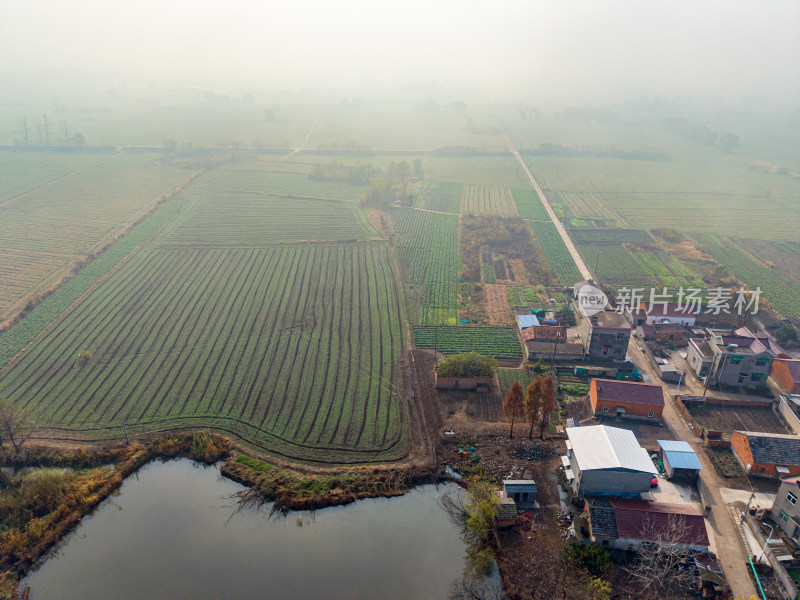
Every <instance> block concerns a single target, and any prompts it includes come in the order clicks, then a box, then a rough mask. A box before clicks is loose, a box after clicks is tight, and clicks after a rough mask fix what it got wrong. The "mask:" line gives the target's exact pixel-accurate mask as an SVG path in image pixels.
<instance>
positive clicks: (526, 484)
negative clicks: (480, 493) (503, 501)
mask: <svg viewBox="0 0 800 600" xmlns="http://www.w3.org/2000/svg"><path fill="white" fill-rule="evenodd" d="M526 474H527V475H530V472H526ZM536 491H537V488H536V482H535V481H533V480H532V479H504V480H503V494H502V496H503V497H504V498H511V499H512V500H513V501H514V502H515V503H516V505H517V506H518V507H520V508H523V509H525V508H536Z"/></svg>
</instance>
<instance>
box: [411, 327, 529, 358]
mask: <svg viewBox="0 0 800 600" xmlns="http://www.w3.org/2000/svg"><path fill="white" fill-rule="evenodd" d="M414 343H415V344H416V345H417V347H419V348H436V349H437V350H438V351H439V352H442V353H444V354H459V353H461V352H478V353H480V354H484V355H486V356H493V357H494V358H508V359H512V358H519V359H521V358H522V347H521V346H520V341H519V337H518V336H517V331H516V330H515V329H514V328H513V327H500V326H473V325H454V326H446V325H445V326H435V325H417V326H415V327H414Z"/></svg>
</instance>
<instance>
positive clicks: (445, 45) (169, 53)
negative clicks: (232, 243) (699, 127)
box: [0, 0, 800, 104]
mask: <svg viewBox="0 0 800 600" xmlns="http://www.w3.org/2000/svg"><path fill="white" fill-rule="evenodd" d="M0 71H2V72H3V73H13V74H17V75H20V74H29V75H30V74H32V73H34V72H38V73H49V74H54V73H55V72H56V71H70V72H74V73H86V74H104V75H106V77H107V78H108V79H107V81H108V82H115V81H116V82H119V81H125V82H127V83H128V84H129V85H147V84H149V83H151V82H154V83H157V84H160V85H183V86H192V85H196V86H203V87H219V86H223V85H224V86H230V87H231V88H233V87H234V86H244V87H245V88H247V89H254V88H266V89H275V88H282V87H289V88H291V87H296V86H300V87H313V88H316V89H330V90H336V91H338V92H340V93H341V92H343V91H344V90H356V93H358V94H362V95H363V94H365V93H366V92H367V90H370V88H374V87H375V86H386V87H388V88H390V89H394V90H397V89H408V86H412V89H413V88H414V87H419V88H421V89H426V88H427V89H430V90H442V89H452V90H453V91H454V92H455V93H459V94H465V93H468V92H473V93H479V94H481V95H482V96H484V97H486V98H491V99H494V100H503V99H510V100H513V101H518V100H520V99H522V98H531V97H535V98H536V99H537V102H538V103H539V104H541V103H543V102H565V101H568V102H572V103H575V102H581V103H588V102H593V103H594V102H599V101H608V100H624V99H629V98H638V97H640V96H667V97H672V96H694V97H697V96H725V97H730V98H738V97H744V96H753V95H756V96H765V97H768V98H770V99H771V100H774V101H780V102H783V101H787V100H789V99H792V98H794V99H796V98H797V97H798V94H800V80H799V79H800V78H798V75H797V73H798V72H800V5H798V4H797V2H793V1H791V0H776V1H773V2H766V3H762V2H741V1H738V2H726V1H722V0H713V1H707V2H699V3H698V2H690V1H688V0H683V1H678V2H655V3H652V2H646V3H645V2H636V1H634V0H605V1H603V2H593V1H590V0H580V1H576V2H559V1H554V0H549V1H542V2H526V1H520V0H514V1H510V2H501V3H479V2H466V3H464V2H455V1H447V2H442V1H438V2H428V1H425V0H412V1H410V2H404V3H402V4H396V3H376V2H369V1H366V0H357V1H352V0H351V1H346V2H325V1H322V0H319V1H308V0H306V1H302V2H281V3H278V2H267V3H265V2H255V1H251V0H248V1H235V2H230V3H220V2H214V1H210V0H198V1H193V0H176V1H173V2H158V1H157V0H136V1H133V0H124V1H121V2H103V1H102V0H78V1H76V2H68V3H65V2H58V1H54V0H32V1H29V2H4V3H3V4H2V6H0ZM48 77H49V75H45V76H44V77H40V76H39V75H37V83H39V84H40V85H42V86H47V78H48ZM53 81H54V82H55V81H60V79H55V80H53ZM67 81H68V79H67ZM4 87H5V86H4ZM51 91H55V90H51ZM232 91H240V90H232ZM4 92H5V93H8V92H9V90H8V89H6V90H4Z"/></svg>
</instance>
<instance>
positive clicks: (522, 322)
mask: <svg viewBox="0 0 800 600" xmlns="http://www.w3.org/2000/svg"><path fill="white" fill-rule="evenodd" d="M517 325H519V328H520V330H522V329H527V328H528V327H538V325H539V319H537V318H536V315H517Z"/></svg>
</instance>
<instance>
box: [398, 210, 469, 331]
mask: <svg viewBox="0 0 800 600" xmlns="http://www.w3.org/2000/svg"><path fill="white" fill-rule="evenodd" d="M392 224H393V227H394V231H395V239H394V243H395V247H396V248H397V257H398V259H399V260H400V262H401V263H404V264H405V265H407V267H408V280H409V282H410V283H411V284H414V285H422V307H421V309H422V310H421V315H420V322H421V323H424V324H431V325H433V324H447V323H454V322H455V315H456V311H457V303H456V294H457V289H458V266H459V259H458V216H455V215H442V214H436V213H429V212H423V211H418V210H408V209H401V210H396V211H395V212H394V213H393V215H392Z"/></svg>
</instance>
